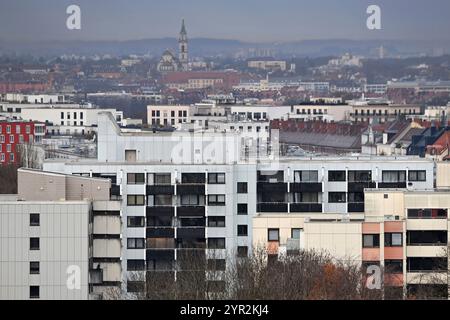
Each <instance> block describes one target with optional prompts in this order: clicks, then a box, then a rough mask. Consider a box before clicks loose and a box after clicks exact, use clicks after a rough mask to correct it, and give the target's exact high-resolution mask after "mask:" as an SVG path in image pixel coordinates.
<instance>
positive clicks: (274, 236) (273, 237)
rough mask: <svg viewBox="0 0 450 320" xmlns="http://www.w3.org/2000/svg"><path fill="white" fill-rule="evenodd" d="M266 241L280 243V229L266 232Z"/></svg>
mask: <svg viewBox="0 0 450 320" xmlns="http://www.w3.org/2000/svg"><path fill="white" fill-rule="evenodd" d="M267 240H268V241H280V229H269V230H267Z"/></svg>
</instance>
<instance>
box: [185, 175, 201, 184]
mask: <svg viewBox="0 0 450 320" xmlns="http://www.w3.org/2000/svg"><path fill="white" fill-rule="evenodd" d="M181 183H205V174H204V173H182V174H181Z"/></svg>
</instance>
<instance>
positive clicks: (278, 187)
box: [257, 182, 287, 193]
mask: <svg viewBox="0 0 450 320" xmlns="http://www.w3.org/2000/svg"><path fill="white" fill-rule="evenodd" d="M257 190H258V193H262V192H264V193H270V192H276V193H280V192H287V183H285V182H258V184H257Z"/></svg>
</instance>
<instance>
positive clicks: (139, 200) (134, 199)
mask: <svg viewBox="0 0 450 320" xmlns="http://www.w3.org/2000/svg"><path fill="white" fill-rule="evenodd" d="M144 205H145V196H144V195H136V194H129V195H128V196H127V206H130V207H132V206H144Z"/></svg>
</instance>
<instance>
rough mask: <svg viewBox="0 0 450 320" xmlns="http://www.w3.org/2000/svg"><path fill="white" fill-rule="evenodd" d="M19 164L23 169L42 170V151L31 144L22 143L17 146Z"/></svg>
mask: <svg viewBox="0 0 450 320" xmlns="http://www.w3.org/2000/svg"><path fill="white" fill-rule="evenodd" d="M17 151H18V156H19V159H18V160H19V164H20V166H21V167H24V168H33V169H42V162H43V160H44V153H45V152H44V150H43V149H42V148H41V147H39V146H37V145H35V144H33V143H22V144H19V145H18V146H17Z"/></svg>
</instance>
